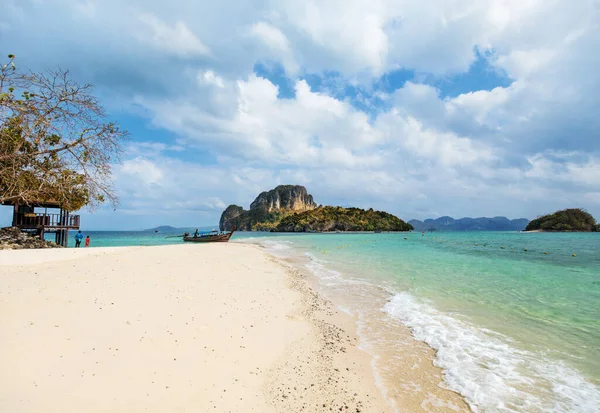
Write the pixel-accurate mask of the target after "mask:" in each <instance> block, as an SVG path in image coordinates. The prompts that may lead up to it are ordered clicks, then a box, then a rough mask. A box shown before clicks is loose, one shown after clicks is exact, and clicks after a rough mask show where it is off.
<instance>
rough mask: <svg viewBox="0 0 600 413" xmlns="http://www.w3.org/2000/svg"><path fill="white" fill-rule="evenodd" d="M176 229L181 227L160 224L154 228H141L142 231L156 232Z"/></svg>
mask: <svg viewBox="0 0 600 413" xmlns="http://www.w3.org/2000/svg"><path fill="white" fill-rule="evenodd" d="M178 229H181V228H175V227H172V226H169V225H161V226H159V227H156V228H148V229H144V230H142V231H143V232H154V231H158V232H172V231H177V230H178Z"/></svg>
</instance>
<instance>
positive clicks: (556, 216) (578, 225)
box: [525, 208, 600, 232]
mask: <svg viewBox="0 0 600 413" xmlns="http://www.w3.org/2000/svg"><path fill="white" fill-rule="evenodd" d="M525 230H526V231H549V232H571V231H572V232H596V231H600V226H599V225H597V224H596V220H595V219H594V217H593V216H592V215H590V214H589V213H588V212H586V211H584V210H583V209H579V208H571V209H563V210H562V211H557V212H555V213H553V214H548V215H544V216H542V217H539V218H536V219H534V220H533V221H531V222H530V223H529V225H527V228H526V229H525Z"/></svg>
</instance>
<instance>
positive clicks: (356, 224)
mask: <svg viewBox="0 0 600 413" xmlns="http://www.w3.org/2000/svg"><path fill="white" fill-rule="evenodd" d="M412 229H413V227H412V225H410V224H407V223H406V222H404V221H402V220H401V219H400V218H398V217H396V216H394V215H392V214H388V213H387V212H382V211H374V210H373V208H371V209H368V210H364V209H360V208H342V207H339V206H338V207H334V206H320V207H318V208H316V209H313V210H311V211H306V212H301V213H299V214H293V215H288V216H287V217H285V218H283V219H282V220H281V222H280V223H279V224H278V225H277V227H276V228H275V229H274V231H276V232H311V231H317V232H321V231H376V230H381V231H410V230H412Z"/></svg>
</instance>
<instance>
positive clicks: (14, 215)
mask: <svg viewBox="0 0 600 413" xmlns="http://www.w3.org/2000/svg"><path fill="white" fill-rule="evenodd" d="M18 213H19V204H18V203H15V205H14V210H13V220H12V226H13V227H16V226H17V214H18Z"/></svg>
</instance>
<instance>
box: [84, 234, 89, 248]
mask: <svg viewBox="0 0 600 413" xmlns="http://www.w3.org/2000/svg"><path fill="white" fill-rule="evenodd" d="M85 246H86V247H89V246H90V236H89V235H88V236H87V237H86V238H85Z"/></svg>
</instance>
